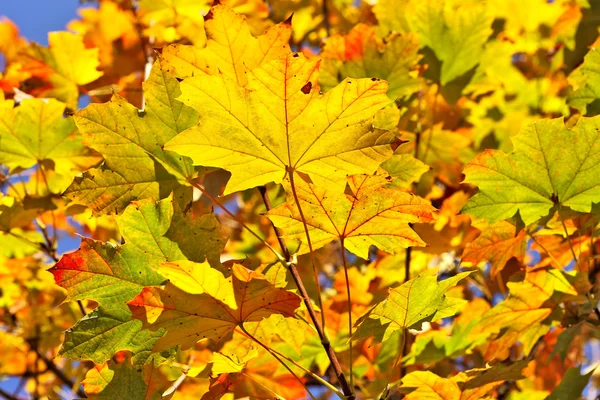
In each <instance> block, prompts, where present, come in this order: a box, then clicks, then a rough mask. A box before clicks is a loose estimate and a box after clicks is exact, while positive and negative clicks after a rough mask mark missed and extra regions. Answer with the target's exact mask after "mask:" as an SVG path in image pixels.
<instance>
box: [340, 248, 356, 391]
mask: <svg viewBox="0 0 600 400" xmlns="http://www.w3.org/2000/svg"><path fill="white" fill-rule="evenodd" d="M340 247H341V252H342V264H343V265H344V277H345V278H346V295H347V302H348V346H349V350H350V362H349V363H348V364H349V369H350V387H352V388H354V373H353V371H352V364H353V362H354V360H353V357H352V296H351V294H350V279H349V277H348V263H347V261H346V251H345V248H344V238H343V237H342V238H341V239H340Z"/></svg>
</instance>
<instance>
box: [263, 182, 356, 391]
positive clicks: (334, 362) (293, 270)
mask: <svg viewBox="0 0 600 400" xmlns="http://www.w3.org/2000/svg"><path fill="white" fill-rule="evenodd" d="M259 192H260V194H261V196H262V199H263V202H264V203H265V207H266V208H267V211H269V210H271V208H272V206H271V200H270V199H269V195H268V194H267V190H266V189H265V188H264V187H260V188H259ZM271 225H273V223H272V222H271ZM273 229H274V230H275V234H276V235H277V240H278V241H279V245H280V246H281V249H282V251H283V253H284V254H285V257H286V260H285V261H286V265H287V268H288V270H289V271H290V274H291V275H292V279H293V280H294V282H295V283H296V287H297V288H298V291H299V292H300V296H301V297H302V300H303V302H304V305H305V306H306V310H307V312H308V315H309V316H310V319H311V321H312V323H313V325H314V327H315V329H316V330H317V334H318V335H319V339H320V340H321V345H322V346H323V348H324V349H325V353H326V354H327V357H328V358H329V361H330V362H331V367H332V369H333V371H334V373H335V376H336V378H337V380H338V382H339V384H340V386H341V387H342V391H343V393H344V395H345V396H346V398H347V399H348V400H354V399H355V396H354V392H353V391H352V389H351V387H350V385H348V382H347V381H346V376H345V375H344V373H343V372H342V367H341V366H340V362H339V360H338V359H337V355H336V354H335V351H334V350H333V348H332V347H331V343H330V342H329V338H328V337H327V335H326V334H325V331H324V330H323V326H322V325H321V323H320V322H319V318H318V317H317V312H316V311H315V309H314V307H313V304H312V301H311V300H310V297H309V295H308V292H307V291H306V288H305V287H304V283H303V282H302V278H301V277H300V274H299V273H298V268H297V267H296V264H294V263H293V262H290V261H291V256H290V252H289V250H288V247H287V245H286V243H285V241H284V240H283V238H282V233H281V231H280V230H279V229H278V228H277V227H276V226H275V225H273Z"/></svg>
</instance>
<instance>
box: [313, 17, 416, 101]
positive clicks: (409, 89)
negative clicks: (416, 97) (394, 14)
mask: <svg viewBox="0 0 600 400" xmlns="http://www.w3.org/2000/svg"><path fill="white" fill-rule="evenodd" d="M418 50H419V44H418V43H417V38H416V36H415V35H413V34H406V35H393V36H391V37H389V38H386V40H385V45H384V44H383V43H382V41H381V40H380V39H378V38H377V35H376V33H375V30H374V29H373V28H372V27H370V26H368V25H365V24H358V25H356V26H355V27H354V28H352V30H351V31H350V33H348V35H346V36H341V35H334V36H331V37H329V38H328V39H327V41H326V42H325V46H324V48H323V52H322V53H321V57H322V59H323V61H322V63H321V74H320V76H319V83H320V84H321V85H322V87H323V88H325V90H326V91H327V90H329V89H330V88H332V87H334V86H335V85H337V84H338V83H339V82H340V80H341V79H342V77H349V78H372V77H375V78H381V79H384V80H386V81H387V82H388V83H389V85H390V86H389V89H388V92H387V94H388V96H389V98H390V99H392V100H396V99H402V98H406V97H408V96H410V95H411V94H413V93H415V92H416V91H418V90H419V87H420V85H421V84H422V82H421V80H420V78H418V77H415V76H413V75H414V74H411V70H412V69H413V68H414V67H415V65H417V63H418V62H419V60H420V59H421V56H420V55H419V54H418Z"/></svg>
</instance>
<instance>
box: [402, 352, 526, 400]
mask: <svg viewBox="0 0 600 400" xmlns="http://www.w3.org/2000/svg"><path fill="white" fill-rule="evenodd" d="M529 363H530V361H529V360H522V361H518V362H515V363H513V364H512V365H509V366H506V365H503V364H498V365H495V366H493V367H491V368H476V369H471V370H468V371H465V372H461V373H460V374H458V375H455V376H453V377H452V378H449V379H448V378H441V377H439V376H438V375H436V374H434V373H433V372H431V371H414V372H411V373H410V374H408V375H406V376H405V377H404V378H402V384H401V386H400V391H402V392H404V393H408V394H407V395H406V397H405V398H406V399H407V400H417V399H425V398H427V399H429V398H431V399H442V400H477V399H481V398H483V397H484V396H485V395H486V394H487V393H489V392H491V391H492V390H494V389H495V388H497V387H498V386H500V385H501V384H502V383H504V382H505V381H507V380H508V381H517V380H520V379H523V378H524V376H523V373H522V372H521V371H522V370H523V368H525V367H526V366H527V364H529Z"/></svg>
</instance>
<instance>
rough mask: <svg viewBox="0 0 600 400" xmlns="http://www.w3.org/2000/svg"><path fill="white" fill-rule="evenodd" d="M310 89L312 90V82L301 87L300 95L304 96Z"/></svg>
mask: <svg viewBox="0 0 600 400" xmlns="http://www.w3.org/2000/svg"><path fill="white" fill-rule="evenodd" d="M310 89H312V82H308V83H307V84H306V85H304V86H302V89H300V90H302V93H304V94H309V93H310Z"/></svg>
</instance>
